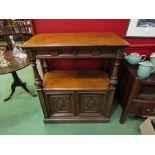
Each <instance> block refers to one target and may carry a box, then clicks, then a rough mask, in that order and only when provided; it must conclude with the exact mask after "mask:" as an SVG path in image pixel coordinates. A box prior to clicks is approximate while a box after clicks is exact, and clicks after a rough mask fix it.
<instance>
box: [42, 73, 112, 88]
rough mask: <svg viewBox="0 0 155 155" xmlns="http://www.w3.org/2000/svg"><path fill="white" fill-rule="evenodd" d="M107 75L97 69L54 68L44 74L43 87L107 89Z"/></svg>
mask: <svg viewBox="0 0 155 155" xmlns="http://www.w3.org/2000/svg"><path fill="white" fill-rule="evenodd" d="M109 81H110V80H109V77H108V75H107V74H106V73H104V72H102V71H99V70H67V71H66V70H54V71H51V72H47V73H46V74H45V75H44V80H43V86H44V89H54V90H56V89H59V90H79V89H80V90H82V89H85V90H107V89H108V88H109Z"/></svg>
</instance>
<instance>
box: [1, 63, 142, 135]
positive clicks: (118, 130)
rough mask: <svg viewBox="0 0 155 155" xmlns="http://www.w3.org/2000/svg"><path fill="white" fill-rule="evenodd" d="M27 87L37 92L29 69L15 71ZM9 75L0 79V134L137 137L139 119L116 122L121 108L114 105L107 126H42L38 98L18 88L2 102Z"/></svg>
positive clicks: (7, 91)
mask: <svg viewBox="0 0 155 155" xmlns="http://www.w3.org/2000/svg"><path fill="white" fill-rule="evenodd" d="M17 73H18V75H19V76H20V78H21V79H22V80H23V81H24V82H27V86H28V88H29V89H31V90H32V91H33V92H36V90H35V86H34V85H33V73H32V68H31V66H28V67H26V68H24V69H22V70H20V71H18V72H17ZM11 83H12V77H11V74H7V75H1V76H0V86H1V89H0V135H137V134H140V132H139V125H140V124H141V122H142V121H143V120H144V119H143V118H141V117H133V116H130V117H129V118H128V120H127V121H126V122H125V124H123V125H122V124H120V123H119V117H120V114H121V107H120V105H119V104H118V103H114V104H113V109H112V117H111V122H110V123H82V124H80V123H72V124H69V123H67V124H44V123H43V114H42V110H41V107H40V103H39V99H38V97H35V98H34V97H31V96H30V95H29V94H27V93H26V92H25V91H24V90H23V89H21V88H20V87H18V88H17V89H16V92H15V94H14V95H13V97H12V98H11V100H9V101H7V102H4V101H3V99H4V98H5V97H7V95H8V94H9V93H10V85H11Z"/></svg>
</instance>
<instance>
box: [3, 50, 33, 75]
mask: <svg viewBox="0 0 155 155" xmlns="http://www.w3.org/2000/svg"><path fill="white" fill-rule="evenodd" d="M7 60H8V61H9V62H10V66H6V67H0V75H1V74H7V73H12V72H14V71H17V70H20V69H23V68H24V67H26V66H28V65H30V61H29V60H28V58H24V59H21V58H15V57H14V56H13V54H12V51H9V52H8V59H7Z"/></svg>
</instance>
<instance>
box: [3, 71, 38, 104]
mask: <svg viewBox="0 0 155 155" xmlns="http://www.w3.org/2000/svg"><path fill="white" fill-rule="evenodd" d="M12 77H13V83H12V85H11V94H10V95H9V97H7V98H6V99H4V101H8V100H9V99H10V98H11V97H12V95H13V94H14V92H15V89H16V87H19V86H20V87H22V88H23V89H24V90H25V91H26V92H28V93H29V94H30V95H31V96H33V97H36V96H37V95H36V94H33V93H32V92H30V91H29V90H28V88H27V87H26V83H25V82H22V81H21V79H20V78H19V77H18V75H17V73H16V72H12Z"/></svg>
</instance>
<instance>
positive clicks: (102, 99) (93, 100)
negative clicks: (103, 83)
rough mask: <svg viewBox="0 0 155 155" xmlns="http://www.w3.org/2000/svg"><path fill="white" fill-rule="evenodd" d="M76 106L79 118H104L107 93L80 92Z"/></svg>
mask: <svg viewBox="0 0 155 155" xmlns="http://www.w3.org/2000/svg"><path fill="white" fill-rule="evenodd" d="M78 104H79V115H80V116H104V114H105V111H106V104H107V93H106V92H105V93H103V92H101V93H98V92H80V93H79V103H78Z"/></svg>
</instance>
